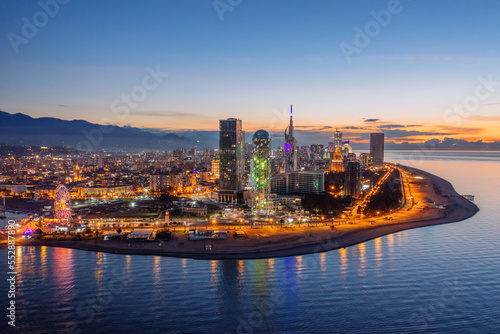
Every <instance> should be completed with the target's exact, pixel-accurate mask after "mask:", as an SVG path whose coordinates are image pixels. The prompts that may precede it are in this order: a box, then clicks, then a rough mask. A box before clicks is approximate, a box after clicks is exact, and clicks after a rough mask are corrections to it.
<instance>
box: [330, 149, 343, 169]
mask: <svg viewBox="0 0 500 334" xmlns="http://www.w3.org/2000/svg"><path fill="white" fill-rule="evenodd" d="M331 170H332V172H334V173H339V172H343V171H344V163H343V162H342V153H341V152H340V148H339V147H337V148H336V149H335V153H333V158H332V169H331Z"/></svg>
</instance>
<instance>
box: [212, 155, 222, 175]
mask: <svg viewBox="0 0 500 334" xmlns="http://www.w3.org/2000/svg"><path fill="white" fill-rule="evenodd" d="M219 168H220V160H219V159H214V160H212V175H213V177H214V179H219V178H220V169H219Z"/></svg>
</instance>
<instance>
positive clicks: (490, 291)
mask: <svg viewBox="0 0 500 334" xmlns="http://www.w3.org/2000/svg"><path fill="white" fill-rule="evenodd" d="M385 160H386V161H389V162H399V163H401V164H405V165H408V166H412V167H416V168H420V169H423V170H425V171H428V172H430V173H433V174H435V175H438V176H440V177H443V178H444V179H446V180H448V181H450V182H451V183H452V184H453V185H454V187H455V189H456V190H457V192H458V193H460V194H464V195H469V194H470V195H475V203H476V204H477V205H478V207H479V208H480V211H479V212H478V213H477V214H476V215H475V216H474V217H472V218H470V219H467V220H464V221H461V222H457V223H451V224H445V225H439V226H430V227H423V228H418V229H412V230H406V231H402V232H398V233H394V234H390V235H387V236H384V237H380V238H377V239H374V240H370V241H367V242H364V243H361V244H358V245H355V246H352V247H348V248H345V249H339V250H332V251H328V252H324V253H317V254H310V255H303V256H291V257H283V258H274V259H262V260H240V261H238V260H223V261H205V260H192V259H178V258H168V257H159V256H139V255H118V254H106V253H96V252H87V251H81V250H72V249H64V248H51V247H17V248H16V250H15V260H16V265H15V272H17V274H15V275H13V276H14V277H15V298H8V291H9V287H10V284H9V282H8V281H7V280H6V278H9V277H10V276H11V275H8V274H7V272H8V271H9V269H8V267H7V257H8V250H7V249H5V248H4V249H0V263H1V266H0V270H1V271H2V273H1V274H2V277H3V278H2V279H1V280H0V296H1V297H0V303H1V304H0V305H1V309H2V310H3V311H1V312H3V313H5V315H2V317H1V318H0V319H2V320H1V323H0V332H1V333H30V334H35V333H107V334H109V333H162V334H179V333H220V334H226V333H384V334H385V333H454V334H456V333H500V210H499V209H498V208H499V203H500V201H499V200H500V196H499V190H500V152H438V151H409V152H405V151H387V152H386V157H385ZM11 300H14V301H15V327H12V326H10V325H9V324H8V321H10V320H9V318H8V317H6V315H8V312H10V311H8V310H6V309H7V307H8V306H9V305H10V304H9V303H10V301H11Z"/></svg>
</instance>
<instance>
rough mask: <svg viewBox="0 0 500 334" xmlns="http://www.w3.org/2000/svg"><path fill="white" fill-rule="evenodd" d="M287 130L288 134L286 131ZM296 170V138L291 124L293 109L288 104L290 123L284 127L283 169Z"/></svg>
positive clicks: (287, 170)
mask: <svg viewBox="0 0 500 334" xmlns="http://www.w3.org/2000/svg"><path fill="white" fill-rule="evenodd" d="M287 130H288V134H287V133H286V132H287ZM296 170H297V139H295V128H294V126H293V109H292V106H291V105H290V125H289V126H288V127H287V128H286V129H285V171H286V172H293V171H296Z"/></svg>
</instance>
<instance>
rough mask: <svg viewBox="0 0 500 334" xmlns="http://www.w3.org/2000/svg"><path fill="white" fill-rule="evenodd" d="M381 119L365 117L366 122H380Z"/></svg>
mask: <svg viewBox="0 0 500 334" xmlns="http://www.w3.org/2000/svg"><path fill="white" fill-rule="evenodd" d="M378 121H380V118H364V122H367V123H369V122H378Z"/></svg>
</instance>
